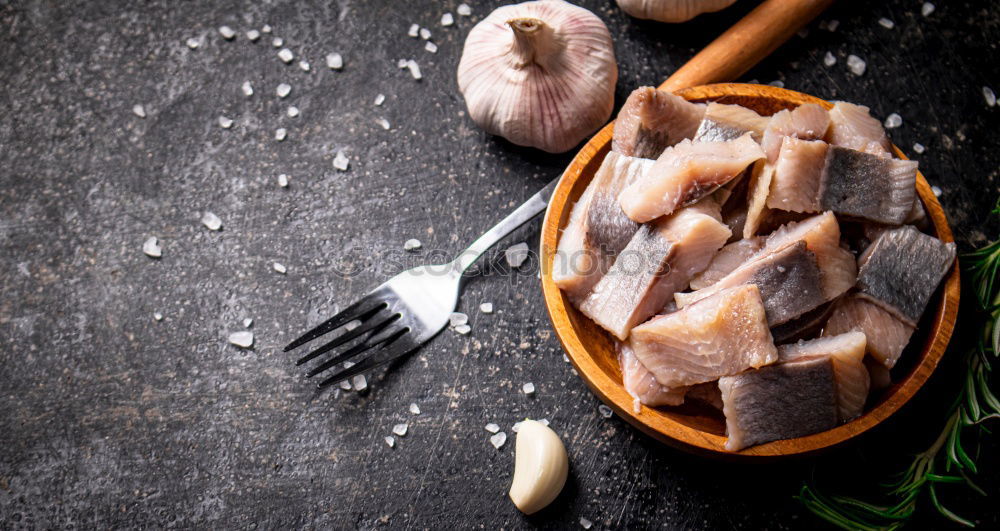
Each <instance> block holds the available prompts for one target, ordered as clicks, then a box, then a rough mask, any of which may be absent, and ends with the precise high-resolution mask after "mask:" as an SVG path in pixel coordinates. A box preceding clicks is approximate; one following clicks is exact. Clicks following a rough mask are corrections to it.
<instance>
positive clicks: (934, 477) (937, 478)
mask: <svg viewBox="0 0 1000 531" xmlns="http://www.w3.org/2000/svg"><path fill="white" fill-rule="evenodd" d="M927 481H933V482H935V483H964V482H965V478H962V477H959V476H941V475H938V474H927Z"/></svg>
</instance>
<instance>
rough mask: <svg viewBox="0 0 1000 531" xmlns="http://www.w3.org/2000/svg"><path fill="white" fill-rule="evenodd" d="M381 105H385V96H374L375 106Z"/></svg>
mask: <svg viewBox="0 0 1000 531" xmlns="http://www.w3.org/2000/svg"><path fill="white" fill-rule="evenodd" d="M383 103H385V94H379V95H378V96H375V105H382V104H383Z"/></svg>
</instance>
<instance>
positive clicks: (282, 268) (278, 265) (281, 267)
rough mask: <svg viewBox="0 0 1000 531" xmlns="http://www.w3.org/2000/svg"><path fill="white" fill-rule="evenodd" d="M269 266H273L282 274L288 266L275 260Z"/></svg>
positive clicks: (286, 270)
mask: <svg viewBox="0 0 1000 531" xmlns="http://www.w3.org/2000/svg"><path fill="white" fill-rule="evenodd" d="M271 267H273V268H274V270H275V271H277V272H278V273H281V274H282V275H284V274H285V273H287V272H288V268H287V267H285V264H282V263H281V262H275V263H274V264H272V265H271Z"/></svg>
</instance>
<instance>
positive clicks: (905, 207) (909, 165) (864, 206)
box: [819, 146, 917, 225]
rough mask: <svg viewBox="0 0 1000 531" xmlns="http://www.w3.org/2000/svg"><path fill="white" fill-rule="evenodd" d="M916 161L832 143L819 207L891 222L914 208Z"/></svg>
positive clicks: (900, 221)
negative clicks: (881, 155) (889, 157)
mask: <svg viewBox="0 0 1000 531" xmlns="http://www.w3.org/2000/svg"><path fill="white" fill-rule="evenodd" d="M916 179H917V162H916V161H912V160H897V159H887V158H882V157H879V156H877V155H871V154H868V153H863V152H861V151H855V150H853V149H847V148H842V147H839V146H831V147H830V149H829V150H828V152H827V157H826V167H825V168H824V169H823V177H822V179H821V181H820V186H819V207H820V209H821V210H832V211H834V212H836V213H838V214H844V215H847V216H852V217H857V218H863V219H867V220H871V221H877V222H879V223H887V224H891V225H900V224H902V223H903V222H904V221H905V220H906V218H907V216H908V215H909V213H910V211H911V210H912V209H913V201H914V199H915V198H916V196H917V190H916Z"/></svg>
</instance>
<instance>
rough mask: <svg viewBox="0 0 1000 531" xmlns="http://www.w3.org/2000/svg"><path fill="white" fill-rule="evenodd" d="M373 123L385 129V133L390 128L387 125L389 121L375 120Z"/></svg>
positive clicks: (383, 119)
mask: <svg viewBox="0 0 1000 531" xmlns="http://www.w3.org/2000/svg"><path fill="white" fill-rule="evenodd" d="M375 123H377V124H378V125H379V126H381V127H382V129H385V130H386V131H388V130H389V127H391V126H390V125H389V120H386V119H385V118H379V119H378V120H375Z"/></svg>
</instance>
